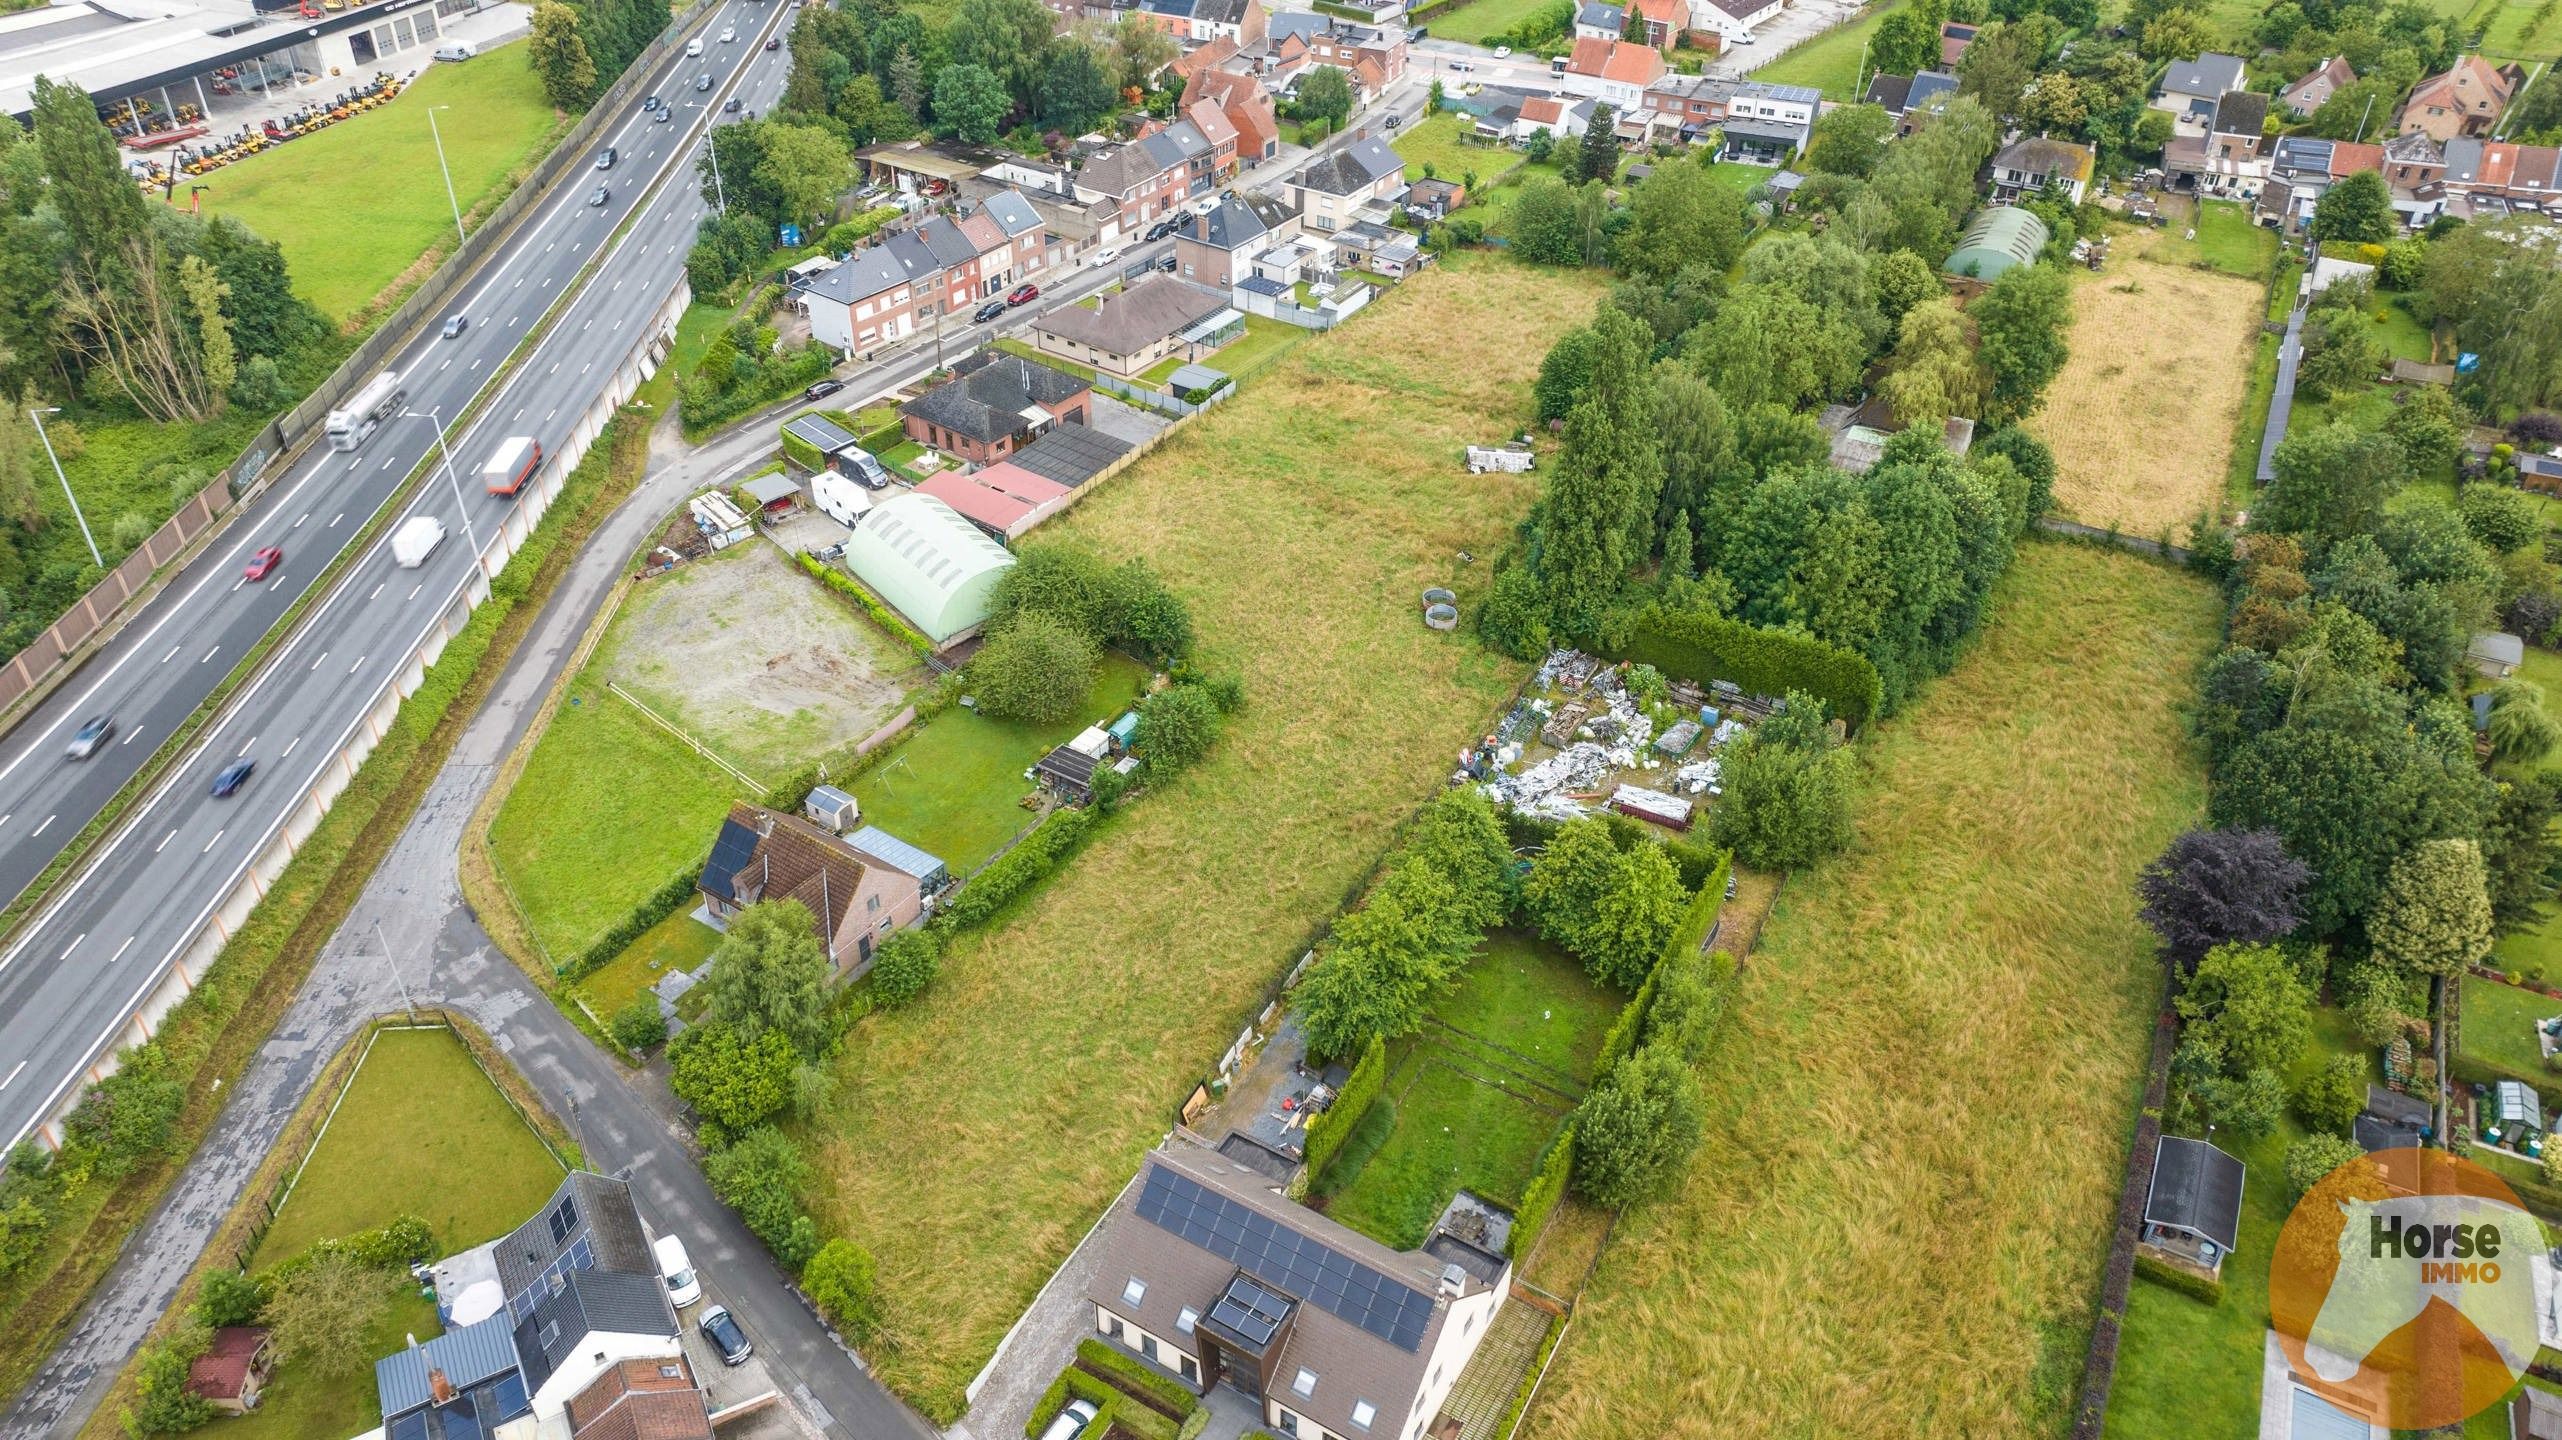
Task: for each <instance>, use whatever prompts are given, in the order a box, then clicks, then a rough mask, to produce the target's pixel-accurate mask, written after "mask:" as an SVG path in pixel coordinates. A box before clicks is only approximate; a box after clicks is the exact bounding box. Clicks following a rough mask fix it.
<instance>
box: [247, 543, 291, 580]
mask: <svg viewBox="0 0 2562 1440" xmlns="http://www.w3.org/2000/svg"><path fill="white" fill-rule="evenodd" d="M284 563H285V552H284V551H283V550H281V549H279V548H277V547H276V546H273V545H261V546H259V547H258V553H257V554H255V555H252V556H250V557H249V568H248V569H246V570H243V571H241V572H240V578H241V579H243V580H264V579H266V578H267V577H268V576H269V575H272V574H274V573H275V571H276V567H277V566H279V565H282V564H284Z"/></svg>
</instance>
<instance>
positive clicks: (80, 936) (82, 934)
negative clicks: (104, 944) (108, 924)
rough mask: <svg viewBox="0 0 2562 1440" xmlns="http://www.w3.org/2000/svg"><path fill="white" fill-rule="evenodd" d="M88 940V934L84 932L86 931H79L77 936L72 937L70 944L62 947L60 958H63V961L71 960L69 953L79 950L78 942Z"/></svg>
mask: <svg viewBox="0 0 2562 1440" xmlns="http://www.w3.org/2000/svg"><path fill="white" fill-rule="evenodd" d="M88 938H89V932H88V931H86V930H83V931H81V932H80V933H79V934H78V935H75V936H73V937H72V939H71V943H70V944H68V945H65V946H63V947H62V958H63V959H65V960H68V959H70V958H71V952H72V951H74V950H77V949H79V948H80V942H81V941H83V940H86V939H88Z"/></svg>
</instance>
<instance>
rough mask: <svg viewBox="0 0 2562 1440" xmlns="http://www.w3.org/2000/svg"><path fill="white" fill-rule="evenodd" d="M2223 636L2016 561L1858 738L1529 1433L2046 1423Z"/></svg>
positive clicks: (2118, 561)
mask: <svg viewBox="0 0 2562 1440" xmlns="http://www.w3.org/2000/svg"><path fill="white" fill-rule="evenodd" d="M2217 616H2218V609H2217V606H2216V602H2215V596H2214V592H2213V591H2212V590H2211V589H2210V588H2209V587H2208V586H2207V585H2206V584H2205V583H2204V582H2202V581H2200V580H2198V579H2196V578H2194V577H2191V576H2187V575H2184V574H2181V573H2178V572H2176V571H2172V570H2169V569H2167V568H2164V567H2162V566H2159V565H2157V564H2155V563H2153V562H2149V561H2144V560H2140V559H2137V558H2135V557H2132V556H2129V555H2124V554H2120V553H2117V552H2114V551H2107V550H2101V549H2098V548H2095V547H2085V546H2064V545H2052V544H2034V543H2033V544H2030V545H2028V546H2026V547H2024V548H2023V549H2022V551H2021V553H2020V556H2019V560H2018V562H2017V565H2016V566H2015V568H2014V570H2013V572H2012V574H2011V575H2010V576H2009V577H2008V578H2007V579H2006V580H2005V581H2004V582H2003V585H2002V587H2001V589H2000V591H1999V592H1998V594H1997V596H1996V601H1995V610H1994V613H1993V616H1992V619H1991V622H1990V623H1989V624H1988V625H1987V626H1986V628H1985V631H1984V635H1983V637H1982V639H1981V641H1980V642H1979V643H1978V644H1977V646H1976V648H1975V649H1974V651H1973V652H1972V653H1971V654H1970V655H1968V656H1967V658H1966V659H1965V660H1964V661H1963V662H1962V663H1960V664H1959V666H1958V668H1957V669H1956V670H1955V671H1954V672H1953V673H1952V674H1950V675H1949V676H1948V677H1947V678H1945V679H1943V680H1940V681H1938V682H1937V683H1935V684H1934V685H1933V686H1932V687H1931V689H1930V690H1929V691H1928V692H1927V694H1926V695H1925V696H1924V697H1923V699H1922V701H1921V702H1920V703H1919V704H1918V705H1916V706H1915V707H1914V708H1913V709H1912V710H1911V711H1909V712H1908V713H1907V714H1905V715H1903V716H1900V717H1898V718H1896V719H1894V720H1892V721H1890V722H1886V723H1885V724H1882V725H1881V726H1879V727H1878V728H1877V730H1876V731H1875V733H1874V735H1873V737H1872V738H1870V739H1868V740H1866V741H1864V742H1863V744H1862V746H1861V751H1862V758H1863V760H1864V761H1865V767H1866V769H1867V770H1868V772H1869V778H1868V780H1867V782H1866V788H1865V791H1864V793H1863V797H1862V801H1861V806H1860V818H1859V830H1858V838H1857V839H1856V840H1855V841H1854V843H1853V845H1852V847H1851V849H1850V850H1849V851H1848V852H1847V853H1846V854H1844V855H1842V856H1840V857H1838V858H1836V859H1834V860H1832V861H1829V862H1827V863H1825V864H1823V865H1820V866H1817V867H1815V868H1813V869H1811V870H1807V871H1804V872H1801V873H1799V874H1796V875H1793V876H1791V877H1790V878H1789V880H1788V884H1787V886H1786V888H1785V889H1784V890H1783V891H1782V892H1781V893H1780V895H1779V898H1778V901H1777V903H1776V905H1775V906H1774V908H1773V909H1772V912H1771V914H1770V917H1769V919H1768V921H1767V922H1766V923H1765V925H1764V926H1763V928H1762V930H1761V933H1760V941H1759V946H1758V948H1757V949H1756V950H1755V952H1754V953H1753V954H1752V955H1751V956H1750V957H1749V958H1748V959H1747V961H1746V964H1745V968H1744V971H1743V978H1742V981H1741V986H1740V989H1739V992H1738V993H1737V995H1736V998H1735V1002H1734V1010H1733V1014H1734V1019H1733V1020H1732V1021H1731V1022H1730V1027H1729V1033H1728V1034H1727V1035H1726V1036H1725V1038H1724V1041H1723V1049H1722V1051H1721V1053H1720V1054H1719V1055H1717V1056H1714V1057H1712V1058H1711V1060H1710V1062H1709V1063H1708V1064H1707V1066H1706V1067H1705V1069H1704V1072H1703V1077H1702V1078H1703V1081H1704V1083H1705V1085H1706V1087H1707V1092H1708V1093H1707V1116H1708V1127H1707V1137H1706V1141H1705V1143H1704V1144H1703V1145H1702V1146H1701V1148H1700V1151H1699V1155H1698V1157H1697V1160H1696V1162H1695V1163H1694V1164H1693V1165H1692V1166H1691V1167H1690V1170H1689V1173H1688V1174H1687V1175H1686V1176H1685V1177H1684V1178H1683V1179H1682V1180H1681V1181H1680V1182H1678V1184H1677V1186H1676V1189H1675V1191H1674V1193H1673V1194H1672V1195H1671V1196H1670V1197H1668V1198H1666V1199H1664V1200H1660V1201H1657V1202H1656V1203H1654V1204H1652V1205H1649V1206H1645V1207H1642V1208H1640V1209H1637V1210H1634V1211H1632V1212H1630V1213H1629V1214H1627V1215H1625V1216H1623V1217H1622V1218H1621V1219H1620V1222H1619V1225H1618V1229H1617V1232H1616V1235H1615V1237H1614V1238H1613V1239H1612V1241H1611V1244H1610V1248H1609V1249H1608V1251H1607V1252H1605V1253H1604V1255H1603V1256H1602V1259H1601V1263H1600V1267H1599V1269H1598V1270H1597V1271H1596V1272H1595V1274H1594V1276H1593V1279H1592V1283H1591V1284H1590V1286H1589V1287H1588V1288H1587V1289H1586V1290H1585V1291H1584V1293H1583V1297H1582V1300H1581V1302H1580V1304H1579V1305H1578V1307H1577V1309H1576V1312H1575V1324H1574V1327H1573V1329H1572V1330H1571V1331H1570V1332H1568V1334H1567V1336H1566V1339H1565V1342H1564V1345H1563V1347H1562V1348H1561V1349H1560V1351H1559V1354H1558V1358H1557V1361H1556V1366H1555V1368H1554V1369H1553V1370H1552V1371H1551V1372H1550V1374H1549V1376H1548V1381H1547V1384H1546V1386H1545V1388H1544V1389H1543V1390H1542V1391H1541V1394H1540V1397H1539V1399H1538V1401H1537V1403H1536V1404H1535V1405H1534V1407H1533V1409H1532V1411H1531V1414H1530V1417H1529V1424H1528V1426H1527V1427H1526V1428H1525V1429H1524V1431H1523V1434H1524V1436H1525V1437H1526V1440H1560V1437H1568V1436H1571V1437H1576V1440H1621V1437H1637V1436H1646V1437H1655V1436H1682V1437H1693V1436H1695V1437H1707V1436H1717V1437H1751V1436H1781V1435H1787V1436H1796V1435H1848V1434H1866V1435H1895V1436H1900V1437H1914V1440H1919V1437H1937V1436H1952V1437H1953V1436H1976V1435H2054V1434H2060V1433H2062V1430H2063V1423H2062V1422H2063V1412H2064V1409H2065V1407H2066V1406H2067V1405H2068V1404H2069V1403H2070V1400H2071V1398H2072V1394H2073V1391H2074V1389H2075V1388H2076V1386H2077V1385H2078V1384H2079V1380H2080V1376H2081V1365H2082V1351H2083V1343H2084V1341H2085V1339H2086V1337H2087V1335H2088V1327H2089V1323H2090V1317H2091V1313H2092V1308H2093V1300H2094V1297H2095V1295H2096V1292H2097V1289H2098V1284H2099V1279H2100V1269H2101V1264H2102V1259H2103V1256H2104V1253H2105V1249H2106V1245H2107V1238H2108V1233H2109V1228H2110V1225H2111V1222H2112V1219H2113V1217H2114V1215H2115V1211H2116V1206H2117V1195H2118V1185H2119V1181H2120V1179H2121V1177H2122V1174H2123V1166H2124V1161H2125V1158H2126V1146H2127V1143H2128V1138H2129V1136H2130V1135H2131V1134H2132V1131H2133V1122H2134V1112H2135V1106H2136V1103H2137V1100H2138V1094H2139V1091H2140V1088H2141V1083H2142V1071H2143V1065H2144V1058H2145V1050H2146V1046H2147V1043H2148V1040H2149V1032H2150V1022H2151V1016H2152V1013H2153V1007H2154V1005H2155V1004H2156V1002H2157V1000H2158V998H2159V995H2160V990H2161V974H2160V970H2159V968H2158V966H2157V964H2156V962H2155V961H2154V959H2153V954H2152V943H2151V939H2150V936H2149V935H2148V934H2147V932H2146V931H2145V930H2144V929H2143V927H2142V926H2141V924H2140V923H2139V922H2138V921H2137V920H2136V918H2135V898H2134V894H2133V890H2132V884H2133V881H2134V878H2135V875H2136V872H2137V871H2138V870H2139V869H2140V868H2141V867H2142V866H2143V864H2144V862H2145V861H2147V860H2149V859H2151V858H2152V857H2153V856H2154V855H2155V854H2156V853H2158V852H2159V850H2160V848H2161V847H2162V846H2163V845H2164V844H2165V843H2167V842H2168V840H2169V839H2170V837H2171V835H2172V833H2173V832H2175V831H2176V830H2178V829H2179V828H2180V827H2181V826H2183V825H2185V824H2188V823H2190V822H2192V821H2193V820H2195V819H2196V817H2197V816H2198V814H2199V813H2200V812H2201V811H2202V809H2203V808H2204V802H2205V781H2204V776H2203V775H2202V773H2201V771H2200V767H2199V765H2198V763H2197V759H2196V757H2195V755H2194V754H2193V753H2192V750H2191V747H2190V745H2189V743H2188V742H2187V740H2186V738H2185V736H2184V734H2183V730H2182V724H2181V718H2180V715H2179V709H2178V707H2179V702H2180V698H2181V696H2183V695H2184V694H2185V693H2187V690H2188V688H2189V687H2188V683H2187V676H2188V672H2189V668H2190V666H2191V665H2193V664H2194V663H2196V662H2197V661H2200V660H2202V659H2203V658H2204V656H2205V655H2206V653H2207V652H2208V650H2209V648H2210V647H2211V646H2212V645H2213V643H2214V640H2215V633H2216V621H2217ZM2198 1433H2201V1434H2202V1433H2209V1432H2206V1431H2200V1432H2198ZM2212 1433H2219V1434H2221V1433H2229V1432H2222V1431H2217V1432H2212Z"/></svg>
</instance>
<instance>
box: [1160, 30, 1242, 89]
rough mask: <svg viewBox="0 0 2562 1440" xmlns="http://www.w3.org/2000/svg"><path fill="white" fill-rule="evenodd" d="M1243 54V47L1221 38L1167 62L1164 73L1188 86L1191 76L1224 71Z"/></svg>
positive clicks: (1198, 46)
mask: <svg viewBox="0 0 2562 1440" xmlns="http://www.w3.org/2000/svg"><path fill="white" fill-rule="evenodd" d="M1244 53H1245V47H1244V46H1241V45H1239V44H1237V42H1235V41H1234V40H1230V39H1228V38H1226V37H1225V36H1222V37H1220V38H1219V39H1216V40H1213V41H1211V42H1210V43H1208V44H1206V45H1196V46H1194V47H1193V48H1191V49H1189V50H1186V51H1184V52H1183V53H1182V54H1181V55H1178V56H1176V57H1175V58H1174V59H1173V60H1172V61H1170V62H1168V64H1167V65H1166V67H1165V72H1166V73H1167V74H1169V75H1172V76H1173V77H1174V78H1175V79H1177V80H1180V81H1182V82H1184V83H1185V84H1186V85H1189V84H1191V83H1192V77H1193V76H1195V75H1198V74H1200V73H1201V72H1202V71H1204V70H1223V69H1226V68H1228V66H1229V63H1230V62H1231V61H1235V60H1238V59H1239V57H1241V56H1242V55H1243V54H1244Z"/></svg>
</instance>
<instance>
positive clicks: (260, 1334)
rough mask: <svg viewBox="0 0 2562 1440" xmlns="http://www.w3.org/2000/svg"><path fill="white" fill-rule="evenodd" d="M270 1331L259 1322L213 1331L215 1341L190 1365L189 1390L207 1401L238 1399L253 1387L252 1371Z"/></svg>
mask: <svg viewBox="0 0 2562 1440" xmlns="http://www.w3.org/2000/svg"><path fill="white" fill-rule="evenodd" d="M266 1343H267V1331H266V1329H265V1328H264V1327H263V1326H257V1325H225V1326H224V1327H222V1328H221V1329H219V1330H216V1331H215V1332H214V1333H213V1344H212V1345H210V1346H208V1347H207V1348H206V1350H205V1353H203V1354H202V1355H199V1356H197V1357H196V1358H195V1361H194V1363H192V1364H190V1365H189V1366H188V1367H187V1390H188V1392H189V1393H190V1394H194V1395H201V1396H203V1397H204V1398H206V1399H207V1400H237V1399H239V1398H240V1395H241V1392H242V1391H243V1390H245V1389H247V1388H248V1386H249V1372H250V1370H251V1368H252V1366H253V1364H254V1362H255V1361H256V1360H257V1358H258V1351H259V1350H260V1349H261V1348H262V1347H264V1346H265V1345H266Z"/></svg>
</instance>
